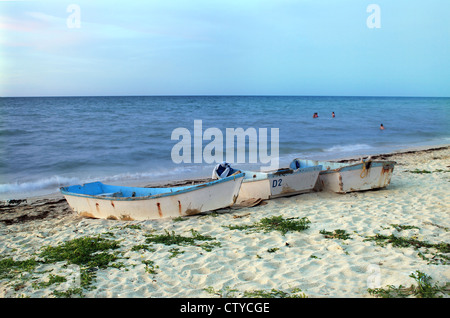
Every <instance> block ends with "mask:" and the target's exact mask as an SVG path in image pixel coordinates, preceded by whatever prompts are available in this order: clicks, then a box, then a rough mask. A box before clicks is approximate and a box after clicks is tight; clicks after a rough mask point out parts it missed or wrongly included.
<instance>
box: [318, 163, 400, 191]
mask: <svg viewBox="0 0 450 318" xmlns="http://www.w3.org/2000/svg"><path fill="white" fill-rule="evenodd" d="M312 162H314V163H319V164H321V165H322V167H323V169H324V170H323V171H321V172H320V174H319V181H318V183H317V187H316V189H317V190H319V191H320V190H323V191H332V192H336V193H348V192H354V191H365V190H372V189H381V188H385V187H387V186H388V185H389V184H390V182H391V177H392V174H393V171H394V166H395V162H394V161H366V162H359V163H354V164H348V163H336V162H324V161H312Z"/></svg>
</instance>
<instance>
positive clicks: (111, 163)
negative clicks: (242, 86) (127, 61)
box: [0, 96, 450, 199]
mask: <svg viewBox="0 0 450 318" xmlns="http://www.w3.org/2000/svg"><path fill="white" fill-rule="evenodd" d="M333 111H334V112H335V114H336V117H335V118H332V117H331V112H333ZM315 112H317V113H318V115H319V117H318V118H313V113H315ZM0 115H1V122H0V151H1V157H0V198H2V199H5V198H8V199H10V198H20V197H24V196H29V195H34V194H46V193H50V192H54V191H56V190H57V189H58V188H59V187H60V186H67V185H72V184H79V183H84V182H90V181H97V180H98V181H103V182H109V183H113V184H123V183H133V182H139V183H141V182H142V183H145V182H148V181H153V180H156V181H157V180H180V179H185V178H191V177H200V176H209V175H210V174H211V171H212V169H213V167H214V166H215V164H216V163H215V162H213V163H207V162H205V159H204V158H200V159H201V162H200V163H195V162H194V152H195V149H194V148H192V151H191V154H192V156H191V162H182V163H179V164H177V163H175V162H173V160H172V156H171V153H172V149H173V147H174V146H175V145H176V144H177V143H178V142H179V140H180V139H175V140H172V138H171V136H172V132H173V131H174V130H175V129H176V128H185V131H188V132H189V133H190V135H191V146H192V147H193V145H194V141H193V140H194V120H199V121H201V123H202V133H204V132H205V130H207V129H208V128H216V129H218V130H219V131H220V132H221V133H222V135H223V153H224V156H223V159H226V153H227V150H228V151H230V149H227V148H226V142H225V141H226V132H227V130H226V129H227V128H232V129H236V128H243V129H244V130H246V129H248V128H255V130H256V131H257V132H258V133H259V129H260V128H267V131H268V146H269V152H268V154H269V153H270V150H271V148H270V146H271V144H270V136H271V133H270V132H271V128H277V129H278V132H279V148H278V150H279V159H280V165H281V166H287V165H288V163H289V162H290V160H292V159H293V158H295V157H304V158H308V159H316V158H317V159H333V158H342V157H348V156H362V155H368V154H375V153H381V152H389V151H394V150H398V149H404V148H408V147H413V146H422V145H437V144H448V143H450V98H401V97H306V96H304V97H301V96H148V97H146V96H143V97H139V96H136V97H112V96H111V97H35V98H1V99H0ZM381 123H383V125H384V126H385V127H386V129H385V130H383V131H381V130H380V129H379V126H380V124H381ZM216 131H217V130H216ZM259 137H260V134H258V138H259ZM200 138H201V136H200ZM199 140H200V141H201V139H199ZM209 143H211V140H210V139H206V140H203V141H202V145H201V149H204V148H205V146H207V145H208V144H209ZM234 146H235V147H236V144H235V145H234ZM248 146H249V145H248V144H247V147H246V150H245V153H246V160H245V162H244V163H242V164H239V165H238V164H236V165H238V166H245V168H246V169H248V168H252V169H259V168H260V167H262V166H267V164H262V161H261V158H259V157H258V158H257V162H255V163H250V162H249V161H250V153H249V151H248V148H249V147H248ZM235 149H237V148H235Z"/></svg>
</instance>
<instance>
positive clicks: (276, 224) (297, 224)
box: [225, 215, 311, 235]
mask: <svg viewBox="0 0 450 318" xmlns="http://www.w3.org/2000/svg"><path fill="white" fill-rule="evenodd" d="M310 223H311V221H309V220H308V218H307V217H303V218H301V219H299V218H298V217H294V218H287V219H285V218H283V216H281V215H280V216H273V217H269V218H262V219H261V220H259V221H258V222H255V223H253V224H252V225H228V226H225V227H227V228H229V229H230V230H248V231H250V232H259V231H263V232H270V231H279V232H281V233H282V234H283V235H285V234H286V233H287V232H293V231H297V232H300V231H304V230H306V229H308V228H309V224H310Z"/></svg>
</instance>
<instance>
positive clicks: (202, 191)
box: [61, 173, 244, 220]
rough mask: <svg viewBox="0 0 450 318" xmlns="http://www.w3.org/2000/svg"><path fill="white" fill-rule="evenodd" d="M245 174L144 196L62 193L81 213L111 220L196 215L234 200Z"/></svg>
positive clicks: (232, 202)
mask: <svg viewBox="0 0 450 318" xmlns="http://www.w3.org/2000/svg"><path fill="white" fill-rule="evenodd" d="M243 179H244V174H242V173H241V174H239V175H236V176H231V177H228V178H225V179H222V180H218V181H216V182H209V183H203V184H200V185H196V186H190V187H183V188H182V189H180V190H177V191H174V192H169V193H161V194H158V195H152V196H147V197H145V196H144V197H142V196H137V197H114V196H100V195H86V194H80V193H71V192H70V191H68V190H70V187H68V188H62V189H61V192H62V194H63V195H64V197H65V198H66V200H67V202H68V204H69V205H70V207H71V208H72V209H73V210H74V211H75V212H77V213H78V214H79V215H81V216H85V217H92V218H101V219H113V220H154V219H162V218H171V217H178V216H188V215H195V214H198V213H201V212H206V211H211V210H216V209H220V208H224V207H227V206H230V205H232V204H234V203H235V201H236V199H237V197H238V194H239V189H240V186H241V183H242V180H243Z"/></svg>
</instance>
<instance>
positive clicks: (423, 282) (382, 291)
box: [367, 271, 450, 298]
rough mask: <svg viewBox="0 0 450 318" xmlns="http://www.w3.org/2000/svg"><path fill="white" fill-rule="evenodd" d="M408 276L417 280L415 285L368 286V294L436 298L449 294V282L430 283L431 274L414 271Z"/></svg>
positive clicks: (391, 296)
mask: <svg viewBox="0 0 450 318" xmlns="http://www.w3.org/2000/svg"><path fill="white" fill-rule="evenodd" d="M409 277H411V278H414V280H415V281H416V282H417V286H415V285H411V286H410V287H404V286H402V285H400V286H399V287H395V286H393V285H389V286H387V288H368V289H367V291H368V292H369V294H371V295H374V296H376V297H381V298H405V297H411V296H415V297H416V298H437V297H442V296H443V295H444V294H447V295H449V294H450V292H449V288H448V286H449V283H446V284H445V285H444V286H439V285H438V283H435V284H434V285H432V283H431V280H432V278H431V276H429V275H427V274H425V273H422V272H420V271H416V272H415V273H411V275H409Z"/></svg>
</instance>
